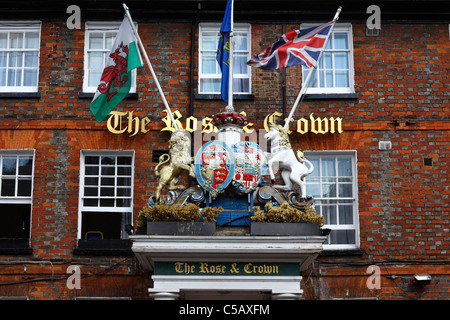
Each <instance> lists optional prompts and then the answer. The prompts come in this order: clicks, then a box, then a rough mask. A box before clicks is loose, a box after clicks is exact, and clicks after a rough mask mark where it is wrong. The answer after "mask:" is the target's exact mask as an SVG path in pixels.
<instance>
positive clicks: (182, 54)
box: [0, 19, 450, 299]
mask: <svg viewBox="0 0 450 320" xmlns="http://www.w3.org/2000/svg"><path fill="white" fill-rule="evenodd" d="M138 22H139V34H140V36H141V38H142V41H143V42H144V44H145V46H146V48H147V52H148V54H149V58H150V60H151V61H152V64H153V67H154V69H155V71H156V73H157V75H158V79H159V81H160V83H161V86H162V88H163V90H164V92H165V94H166V98H167V100H168V102H169V105H170V106H171V108H172V110H179V111H180V113H181V114H182V116H183V120H182V123H183V124H184V120H185V119H186V118H188V117H189V116H190V115H191V114H190V113H189V112H190V111H189V110H190V106H189V101H190V88H189V85H190V76H189V74H190V71H191V70H190V63H191V59H194V79H193V80H194V86H193V87H194V93H196V92H197V82H198V34H197V33H198V24H197V25H196V26H195V30H196V34H195V37H194V39H195V44H194V45H195V46H194V53H195V54H194V57H191V55H190V50H191V34H190V30H191V23H186V22H179V23H178V22H177V23H169V22H146V21H138ZM295 27H296V25H294V24H286V25H285V29H286V30H291V29H293V28H295ZM352 28H353V47H354V51H353V56H354V72H355V91H356V94H357V96H356V97H355V98H348V99H331V100H330V99H305V100H304V101H303V103H302V104H301V105H300V106H299V108H298V110H297V112H296V114H295V115H294V118H295V119H298V118H301V117H308V116H309V115H310V114H311V113H313V114H314V116H315V117H333V116H334V117H337V116H339V117H341V118H342V119H343V128H342V129H343V133H341V134H337V133H335V134H330V133H327V134H314V133H311V132H309V133H306V134H304V135H301V134H299V133H297V132H295V129H296V126H295V125H294V126H292V127H291V129H292V130H294V132H293V133H292V134H291V135H290V138H291V143H293V146H294V148H301V149H303V150H356V151H357V171H358V177H357V178H358V201H359V228H360V249H361V250H359V251H357V252H334V253H333V252H331V253H324V254H322V255H321V256H319V258H318V259H317V260H316V261H315V262H314V263H313V265H312V266H311V267H310V269H309V270H307V271H305V272H303V274H302V276H303V281H302V287H303V288H304V291H305V292H304V298H305V299H329V298H361V297H376V298H379V299H449V296H450V294H449V292H450V291H449V269H448V261H449V252H448V241H449V237H450V231H449V211H450V209H449V199H448V198H449V193H450V192H449V188H450V182H449V180H448V175H449V172H448V168H449V161H450V159H449V155H450V148H449V146H450V136H449V128H450V126H449V124H448V116H449V105H450V104H449V91H450V72H449V71H450V41H449V27H448V24H443V23H436V24H415V25H412V24H408V23H403V24H394V23H386V24H383V25H382V30H381V34H380V36H378V37H368V36H366V33H365V31H366V28H365V25H364V24H362V23H352ZM251 32H252V34H251V36H252V50H251V52H252V54H254V53H255V52H259V51H260V50H261V49H263V48H265V47H266V46H268V45H270V44H271V43H272V42H273V41H274V40H276V39H277V38H278V36H279V35H280V34H281V33H282V25H281V24H279V23H278V24H276V23H271V24H261V23H252V24H251ZM39 63H40V64H39V66H40V68H39V81H38V82H39V91H38V92H39V94H40V97H39V98H33V97H26V96H25V97H7V96H3V97H0V118H1V119H2V121H1V122H0V150H3V149H32V150H34V153H35V158H34V159H35V162H34V184H33V201H32V215H31V236H30V239H31V248H32V254H29V255H23V254H22V255H17V254H2V255H1V256H0V279H1V280H0V296H15V297H18V296H27V297H28V298H29V299H72V298H74V297H77V296H78V297H82V296H84V297H105V296H111V297H131V298H134V299H149V297H148V294H147V288H148V287H149V286H151V280H150V277H149V275H148V274H147V273H146V272H145V271H144V270H143V269H142V267H141V266H140V265H139V263H138V262H137V261H136V259H135V258H134V257H133V256H132V255H116V256H114V255H106V256H97V255H94V254H92V255H77V254H74V249H75V248H76V247H77V229H78V202H79V179H80V178H79V177H80V151H81V150H134V152H135V164H136V165H135V173H134V208H133V209H134V210H133V216H134V220H135V219H136V217H137V214H138V212H139V210H140V209H141V208H142V206H144V205H145V203H146V201H147V199H148V197H149V195H150V194H151V193H152V192H154V190H155V184H156V180H155V177H154V175H153V169H152V168H153V167H154V166H155V165H156V163H155V162H153V160H152V152H153V150H167V148H168V147H167V141H168V139H169V137H170V135H169V132H167V131H166V132H161V131H160V130H161V129H163V128H164V123H163V122H162V118H163V117H164V116H165V114H164V113H163V109H164V107H163V104H162V101H161V99H160V97H159V95H158V92H157V90H156V87H155V85H154V82H153V80H152V79H151V76H150V75H149V74H148V72H144V70H143V69H140V70H139V71H138V79H137V85H138V88H137V92H138V95H139V98H129V99H126V100H124V101H123V102H122V103H121V104H120V105H119V106H118V107H117V108H116V110H117V111H133V115H134V116H139V117H144V116H148V117H149V118H150V119H151V120H152V122H151V123H150V124H149V125H148V126H147V129H150V131H149V132H148V133H146V134H142V133H139V134H137V135H135V136H133V137H130V136H129V135H128V134H121V135H114V134H112V133H110V132H109V131H108V130H107V128H106V123H105V122H106V121H104V122H102V123H101V124H98V123H97V122H95V120H94V118H93V116H92V114H91V112H90V111H89V104H90V102H91V98H82V97H80V95H79V94H80V93H81V92H82V82H83V73H84V69H83V68H84V24H83V25H82V27H81V29H80V30H69V29H68V28H67V27H66V24H65V21H63V20H62V19H60V20H56V21H55V20H45V19H43V20H42V29H41V48H40V60H39ZM53 77H56V78H57V84H51V83H50V79H51V78H53ZM285 82H286V93H287V94H286V101H285V103H286V106H287V111H288V112H289V111H290V108H291V106H292V104H293V102H294V100H295V98H296V96H297V94H298V90H299V88H300V83H301V68H300V67H292V68H289V69H287V70H286V80H285ZM282 84H283V71H281V70H277V71H262V70H257V69H254V70H252V93H253V94H254V99H253V100H237V101H235V109H236V110H239V111H243V110H245V112H246V113H247V117H248V119H249V121H250V122H253V123H254V128H255V129H261V128H262V126H263V120H264V118H265V117H266V116H267V115H268V114H270V113H272V112H275V111H278V112H282V106H283V97H282V89H283V88H282ZM223 108H224V105H223V102H222V101H219V100H203V99H194V100H193V114H192V116H194V117H196V118H197V119H199V120H200V119H202V118H204V117H212V115H213V114H214V113H216V112H217V111H218V110H222V109H223ZM384 140H389V141H391V143H392V150H387V151H380V150H379V149H378V142H379V141H384ZM425 158H430V159H432V160H431V161H432V165H425V164H424V159H425ZM69 265H79V266H80V267H81V270H82V275H83V277H82V280H81V281H82V285H81V289H80V290H77V289H74V290H70V289H68V288H67V286H66V280H67V277H68V274H67V272H66V270H67V267H68V266H69ZM371 265H376V266H379V267H380V271H381V288H380V289H373V290H369V289H368V288H367V285H366V281H367V279H368V277H369V276H370V273H368V272H367V268H368V267H369V266H371ZM423 272H426V273H429V274H430V275H431V276H432V281H431V283H430V284H429V285H426V286H425V287H423V288H420V287H419V288H418V287H416V286H414V285H413V284H412V283H411V280H412V276H413V275H414V274H416V273H423Z"/></svg>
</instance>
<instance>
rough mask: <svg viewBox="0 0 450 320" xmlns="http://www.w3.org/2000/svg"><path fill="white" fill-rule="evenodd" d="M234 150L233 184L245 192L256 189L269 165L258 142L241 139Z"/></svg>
mask: <svg viewBox="0 0 450 320" xmlns="http://www.w3.org/2000/svg"><path fill="white" fill-rule="evenodd" d="M232 149H233V151H234V160H235V167H234V175H233V182H232V184H233V186H234V187H235V188H237V189H238V190H239V191H241V192H243V193H248V192H251V191H253V190H255V189H256V188H257V187H258V186H259V183H260V182H261V179H262V177H263V175H264V174H265V169H266V168H267V165H266V164H265V156H264V154H263V151H262V150H261V149H260V147H259V145H258V144H257V143H256V142H251V141H241V142H238V143H236V144H234V145H233V146H232Z"/></svg>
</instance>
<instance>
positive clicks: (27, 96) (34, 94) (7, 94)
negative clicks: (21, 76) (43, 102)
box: [0, 92, 41, 99]
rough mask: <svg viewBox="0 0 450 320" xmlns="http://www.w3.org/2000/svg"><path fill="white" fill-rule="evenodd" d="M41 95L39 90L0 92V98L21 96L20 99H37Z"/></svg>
mask: <svg viewBox="0 0 450 320" xmlns="http://www.w3.org/2000/svg"><path fill="white" fill-rule="evenodd" d="M40 97H41V93H40V92H0V98H4V99H9V98H21V99H30V98H32V99H39V98H40Z"/></svg>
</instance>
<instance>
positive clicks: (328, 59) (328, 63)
mask: <svg viewBox="0 0 450 320" xmlns="http://www.w3.org/2000/svg"><path fill="white" fill-rule="evenodd" d="M321 60H322V63H323V64H324V66H323V68H325V69H332V68H333V58H332V54H331V52H324V53H323V58H322V59H321Z"/></svg>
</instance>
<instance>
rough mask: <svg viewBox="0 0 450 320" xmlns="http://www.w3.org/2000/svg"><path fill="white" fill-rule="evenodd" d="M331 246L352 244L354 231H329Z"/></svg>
mask: <svg viewBox="0 0 450 320" xmlns="http://www.w3.org/2000/svg"><path fill="white" fill-rule="evenodd" d="M330 243H331V244H354V243H355V230H331V232H330Z"/></svg>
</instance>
